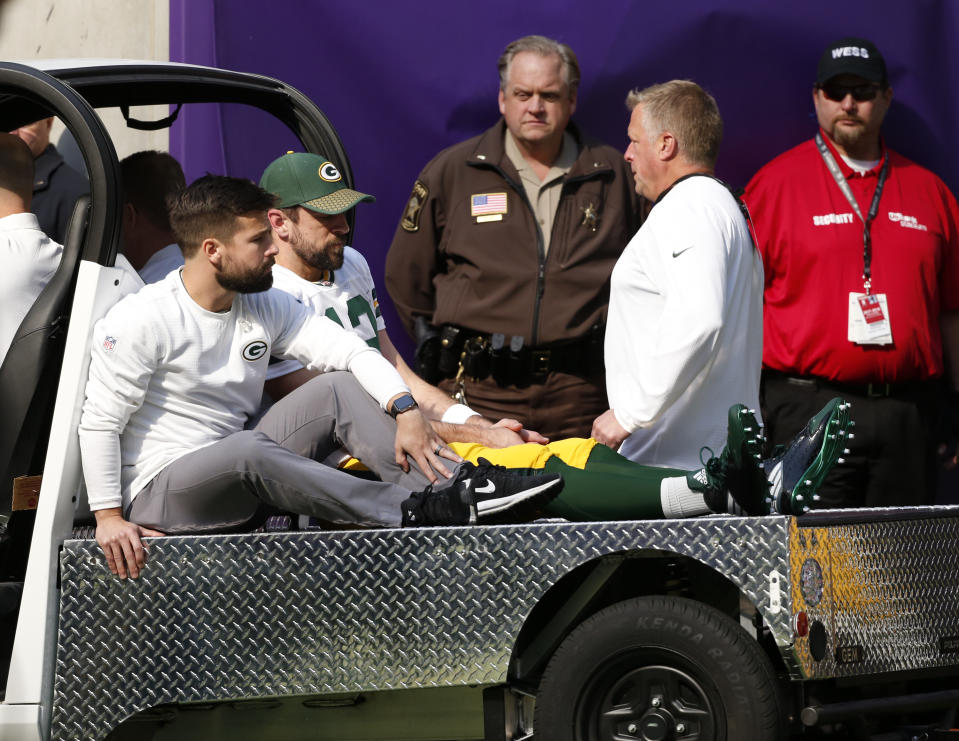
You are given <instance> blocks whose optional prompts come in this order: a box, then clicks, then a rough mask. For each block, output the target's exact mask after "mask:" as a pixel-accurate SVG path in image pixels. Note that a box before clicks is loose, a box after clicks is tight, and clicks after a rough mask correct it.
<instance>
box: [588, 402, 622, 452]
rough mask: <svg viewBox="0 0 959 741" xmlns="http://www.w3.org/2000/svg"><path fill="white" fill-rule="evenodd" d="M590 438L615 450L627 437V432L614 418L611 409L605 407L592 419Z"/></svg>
mask: <svg viewBox="0 0 959 741" xmlns="http://www.w3.org/2000/svg"><path fill="white" fill-rule="evenodd" d="M591 436H592V438H593V439H594V440H595V441H596V442H598V443H602V444H603V445H605V446H606V447H608V448H612V449H613V450H616V449H617V448H618V447H619V446H620V444H621V443H622V442H623V440H625V439H626V438H627V437H629V433H628V432H627V431H626V430H624V429H623V426H622V425H621V424H620V423H619V420H617V419H616V415H615V414H613V410H612V409H607V410H606V411H605V412H603V413H602V414H600V415H599V416H598V417H597V418H596V419H595V420H594V421H593V430H592V433H591Z"/></svg>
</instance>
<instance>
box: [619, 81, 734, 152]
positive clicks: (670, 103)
mask: <svg viewBox="0 0 959 741" xmlns="http://www.w3.org/2000/svg"><path fill="white" fill-rule="evenodd" d="M638 105H641V106H642V107H643V128H644V129H645V130H646V133H647V134H648V135H649V137H650V139H655V138H656V137H658V136H659V135H660V134H662V133H663V132H664V131H668V132H669V133H671V134H672V135H673V136H675V137H676V140H677V141H678V142H679V152H680V154H681V155H682V156H683V158H685V159H686V161H687V162H690V163H691V164H695V165H705V166H706V167H709V168H712V167H714V166H715V165H716V158H717V157H718V156H719V145H720V143H721V142H722V140H723V119H722V116H720V115H719V106H717V105H716V99H715V98H713V96H712V95H710V94H709V93H707V92H706V91H705V90H703V89H702V88H701V87H700V86H699V85H697V84H696V83H695V82H693V81H692V80H670V81H669V82H663V83H660V84H658V85H651V86H650V87H648V88H645V89H643V90H640V89H639V88H635V89H633V90H630V91H629V95H627V96H626V107H627V108H629V109H630V110H633V109H634V108H635V107H636V106H638Z"/></svg>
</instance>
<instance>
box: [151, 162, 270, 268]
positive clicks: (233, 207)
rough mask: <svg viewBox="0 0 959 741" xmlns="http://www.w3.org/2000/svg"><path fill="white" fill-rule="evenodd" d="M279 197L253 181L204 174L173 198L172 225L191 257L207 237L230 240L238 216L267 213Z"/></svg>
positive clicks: (181, 246) (171, 207)
mask: <svg viewBox="0 0 959 741" xmlns="http://www.w3.org/2000/svg"><path fill="white" fill-rule="evenodd" d="M274 201H275V197H274V196H272V195H271V194H269V193H267V192H266V191H265V190H263V189H262V188H260V187H259V186H258V185H256V184H255V183H253V182H251V181H250V180H244V179H243V178H231V177H228V176H226V175H204V176H203V177H202V178H199V179H198V180H194V181H193V182H192V183H191V184H190V186H189V187H187V188H184V189H183V190H181V191H180V192H179V193H177V194H176V195H174V196H173V197H172V198H171V199H170V204H169V205H170V226H171V227H172V228H173V233H174V234H175V235H176V238H177V244H179V245H180V249H181V250H183V256H184V257H191V256H192V255H193V254H194V253H195V252H196V251H197V249H199V247H200V245H201V244H203V240H205V239H209V238H211V237H212V238H213V239H218V240H220V241H221V242H226V241H228V240H229V239H230V238H231V237H232V236H233V235H234V234H235V233H236V230H237V218H238V217H240V216H250V215H253V214H259V213H263V214H265V213H266V212H267V211H268V210H269V209H270V208H272V207H273V203H274Z"/></svg>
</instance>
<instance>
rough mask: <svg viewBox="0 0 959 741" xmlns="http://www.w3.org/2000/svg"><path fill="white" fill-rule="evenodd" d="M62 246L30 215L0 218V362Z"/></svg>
mask: <svg viewBox="0 0 959 741" xmlns="http://www.w3.org/2000/svg"><path fill="white" fill-rule="evenodd" d="M62 255H63V247H61V246H60V245H59V244H57V243H56V242H54V241H53V240H52V239H50V238H49V237H48V236H47V235H46V234H44V233H43V232H42V231H40V225H39V223H37V217H36V216H34V215H33V214H29V213H23V214H11V215H10V216H4V217H3V218H2V219H0V258H2V260H3V269H2V270H0V302H2V303H0V363H3V359H4V358H5V357H6V355H7V350H9V349H10V343H11V342H13V338H14V335H16V333H17V330H18V329H19V328H20V323H21V322H22V321H23V319H24V317H25V316H26V315H27V312H28V311H30V307H31V306H33V303H34V301H36V300H37V297H38V296H39V295H40V292H41V291H43V289H44V287H45V286H46V285H47V283H49V282H50V279H51V278H52V277H53V274H54V273H56V272H57V268H58V267H59V266H60V258H61V256H62Z"/></svg>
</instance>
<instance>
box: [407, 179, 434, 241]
mask: <svg viewBox="0 0 959 741" xmlns="http://www.w3.org/2000/svg"><path fill="white" fill-rule="evenodd" d="M429 196H430V191H429V188H427V187H426V186H425V185H424V184H423V182H422V181H421V180H417V181H416V182H415V183H413V192H412V193H411V194H410V200H409V201H407V203H406V208H405V209H404V211H403V219H402V221H400V226H401V227H403V229H405V230H406V231H408V232H415V231H419V228H420V214H421V213H422V212H423V206H425V205H426V199H427V198H429Z"/></svg>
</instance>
